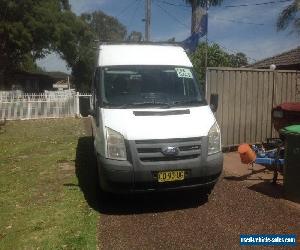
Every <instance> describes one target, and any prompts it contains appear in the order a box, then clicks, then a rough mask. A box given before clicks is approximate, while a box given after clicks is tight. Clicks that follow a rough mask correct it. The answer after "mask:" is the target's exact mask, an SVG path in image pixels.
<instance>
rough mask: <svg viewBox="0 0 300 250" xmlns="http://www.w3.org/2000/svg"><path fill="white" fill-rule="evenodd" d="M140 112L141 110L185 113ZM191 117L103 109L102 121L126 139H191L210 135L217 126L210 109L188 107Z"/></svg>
mask: <svg viewBox="0 0 300 250" xmlns="http://www.w3.org/2000/svg"><path fill="white" fill-rule="evenodd" d="M186 109H187V108H181V109H180V108H176V109H165V110H164V109H138V111H147V112H149V111H159V112H164V111H165V112H167V111H171V110H186ZM188 109H189V110H190V114H184V115H182V114H181V115H164V116H135V115H134V113H133V112H134V111H137V109H102V110H101V113H102V115H103V117H102V119H103V121H104V124H105V126H106V127H109V128H111V129H113V130H115V131H117V132H119V133H121V134H122V135H123V136H124V138H125V139H127V140H148V139H170V138H190V137H201V136H207V134H208V132H209V129H210V128H211V127H212V125H213V124H214V123H215V118H214V115H213V114H212V113H211V110H210V108H209V107H208V106H202V107H194V108H188Z"/></svg>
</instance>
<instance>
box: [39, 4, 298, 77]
mask: <svg viewBox="0 0 300 250" xmlns="http://www.w3.org/2000/svg"><path fill="white" fill-rule="evenodd" d="M69 1H70V4H71V8H72V11H73V12H75V13H76V14H77V15H80V14H81V13H84V12H92V11H96V10H101V11H103V12H105V13H106V14H107V15H110V16H113V17H116V18H117V19H118V20H119V21H120V22H121V23H123V24H124V25H125V26H126V28H127V32H128V34H130V32H131V31H133V30H135V31H140V32H142V33H143V34H144V30H145V24H144V22H143V21H142V19H143V18H144V16H145V0H69ZM268 2H275V3H272V4H268ZM291 2H292V0H223V3H222V5H221V6H217V7H210V8H209V11H208V40H209V42H210V43H212V42H215V43H218V44H219V45H220V46H221V47H222V48H223V49H224V50H225V51H226V52H228V53H237V52H243V53H245V54H246V55H247V57H248V60H249V62H255V61H257V60H261V59H264V58H267V57H270V56H273V55H276V54H279V53H281V52H284V51H287V50H289V49H293V48H295V47H297V46H300V36H299V34H297V33H296V32H292V31H291V29H290V28H289V29H287V30H285V31H280V32H278V31H277V30H276V20H277V17H278V15H279V13H280V12H281V11H282V10H283V9H284V8H285V7H286V6H288V5H289V4H290V3H291ZM261 3H266V4H261ZM257 4H259V5H257ZM239 5H243V6H239ZM244 5H248V6H244ZM151 9H152V14H151V34H150V38H151V40H152V41H162V40H167V39H169V38H172V37H175V39H176V41H182V40H184V39H185V38H187V37H188V36H189V34H190V25H191V8H190V7H189V6H188V5H186V4H185V0H152V8H151ZM38 65H39V66H41V67H42V68H44V69H45V70H47V71H63V72H68V73H69V72H70V69H68V67H67V66H66V63H65V62H64V61H63V60H61V59H60V57H59V56H58V55H57V54H54V53H53V54H50V55H49V56H47V57H46V58H44V59H42V60H39V61H38Z"/></svg>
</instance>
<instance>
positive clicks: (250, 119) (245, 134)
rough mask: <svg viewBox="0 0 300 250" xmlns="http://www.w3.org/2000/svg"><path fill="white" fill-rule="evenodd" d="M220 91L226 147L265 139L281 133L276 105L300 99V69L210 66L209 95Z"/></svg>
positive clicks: (221, 124) (220, 115)
mask: <svg viewBox="0 0 300 250" xmlns="http://www.w3.org/2000/svg"><path fill="white" fill-rule="evenodd" d="M213 93H216V94H218V95H219V108H218V111H217V113H216V118H217V121H218V123H219V125H220V127H221V132H222V144H223V146H224V147H228V146H234V145H238V144H240V143H243V142H247V143H256V142H262V141H264V140H265V139H266V138H270V137H274V136H277V134H276V132H275V131H274V129H273V128H272V124H271V110H272V107H274V106H276V105H278V104H280V103H283V102H295V101H300V72H299V71H272V70H256V69H244V68H239V69H236V68H208V70H207V85H206V97H207V100H208V102H209V101H210V100H209V99H210V94H213Z"/></svg>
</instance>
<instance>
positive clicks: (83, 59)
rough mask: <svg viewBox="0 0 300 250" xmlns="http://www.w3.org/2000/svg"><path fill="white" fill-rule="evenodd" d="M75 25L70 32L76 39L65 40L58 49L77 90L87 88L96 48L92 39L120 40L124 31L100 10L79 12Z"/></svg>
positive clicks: (116, 21)
mask: <svg viewBox="0 0 300 250" xmlns="http://www.w3.org/2000/svg"><path fill="white" fill-rule="evenodd" d="M75 26H76V27H77V28H75V29H74V30H73V31H72V32H71V33H70V34H74V35H75V36H76V38H73V37H71V38H70V39H69V38H68V39H66V41H65V43H66V44H65V47H64V49H61V51H62V52H63V53H62V58H64V59H65V60H66V61H67V62H68V64H69V65H70V66H71V68H72V76H73V79H74V80H73V81H74V84H75V86H76V88H77V89H78V90H81V91H89V88H90V85H91V81H92V75H93V70H94V66H95V62H96V58H97V55H96V52H97V51H98V50H97V49H96V47H97V42H96V40H98V41H100V42H101V41H123V40H124V39H125V38H126V34H127V30H126V27H125V26H124V25H123V24H121V23H120V22H119V21H118V20H117V19H116V18H114V17H111V16H108V15H106V14H105V13H103V12H102V11H95V12H92V13H84V14H82V15H81V16H80V19H79V20H77V25H75ZM72 27H74V25H73V26H72ZM68 41H71V44H70V45H68V44H67V43H68ZM61 46H64V44H62V45H61ZM70 46H71V47H72V49H70Z"/></svg>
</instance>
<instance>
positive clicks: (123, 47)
mask: <svg viewBox="0 0 300 250" xmlns="http://www.w3.org/2000/svg"><path fill="white" fill-rule="evenodd" d="M121 65H172V66H185V67H192V63H191V61H190V60H189V58H188V56H187V54H186V52H185V51H184V49H183V48H182V47H181V46H179V45H178V44H166V43H160V44H157V43H105V44H101V45H100V47H99V58H98V66H101V67H102V66H121Z"/></svg>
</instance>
